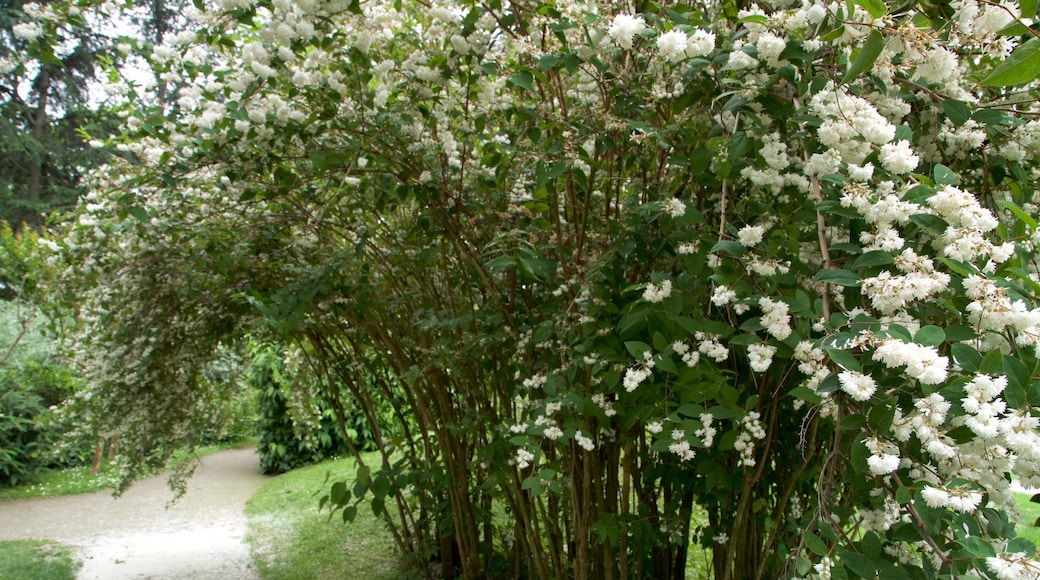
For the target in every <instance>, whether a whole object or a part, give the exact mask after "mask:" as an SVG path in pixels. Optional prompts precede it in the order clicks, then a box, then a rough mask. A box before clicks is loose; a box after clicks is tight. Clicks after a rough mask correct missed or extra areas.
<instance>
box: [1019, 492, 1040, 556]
mask: <svg viewBox="0 0 1040 580" xmlns="http://www.w3.org/2000/svg"><path fill="white" fill-rule="evenodd" d="M1031 497H1033V496H1032V494H1028V493H1016V494H1015V503H1016V504H1018V511H1020V512H1021V513H1022V519H1021V520H1019V522H1018V526H1017V527H1016V529H1015V531H1016V532H1018V535H1019V536H1021V537H1023V538H1029V541H1031V542H1033V544H1035V545H1037V546H1040V528H1037V527H1034V526H1033V524H1034V523H1036V521H1037V519H1038V518H1040V503H1033V502H1031V501H1029V498H1031Z"/></svg>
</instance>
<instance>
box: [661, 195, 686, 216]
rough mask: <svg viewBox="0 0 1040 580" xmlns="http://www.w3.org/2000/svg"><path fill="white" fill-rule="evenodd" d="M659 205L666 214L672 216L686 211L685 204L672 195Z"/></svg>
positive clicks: (680, 214)
mask: <svg viewBox="0 0 1040 580" xmlns="http://www.w3.org/2000/svg"><path fill="white" fill-rule="evenodd" d="M661 207H662V208H663V209H664V212H665V213H666V214H668V215H670V216H672V217H673V218H677V217H682V215H683V214H685V213H686V204H685V203H683V201H682V200H681V199H675V198H674V197H672V198H668V199H666V200H664V201H663V202H661Z"/></svg>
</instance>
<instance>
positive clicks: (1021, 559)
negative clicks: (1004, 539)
mask: <svg viewBox="0 0 1040 580" xmlns="http://www.w3.org/2000/svg"><path fill="white" fill-rule="evenodd" d="M986 567H987V568H989V570H990V572H993V574H994V575H996V577H997V578H998V580H1036V578H1040V564H1038V563H1037V562H1036V560H1033V559H1031V558H1030V557H1029V556H1028V555H1027V554H1026V553H1025V552H1015V553H1008V552H1004V553H1002V554H1000V555H999V556H998V557H996V558H986Z"/></svg>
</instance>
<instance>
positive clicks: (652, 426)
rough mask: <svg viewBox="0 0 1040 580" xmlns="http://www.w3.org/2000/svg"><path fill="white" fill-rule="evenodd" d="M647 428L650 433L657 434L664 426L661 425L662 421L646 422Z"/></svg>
mask: <svg viewBox="0 0 1040 580" xmlns="http://www.w3.org/2000/svg"><path fill="white" fill-rule="evenodd" d="M646 430H647V431H649V432H650V433H653V434H654V435H657V434H658V433H660V432H661V431H663V430H664V427H662V426H661V423H660V421H653V422H650V423H647V424H646Z"/></svg>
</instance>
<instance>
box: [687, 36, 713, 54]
mask: <svg viewBox="0 0 1040 580" xmlns="http://www.w3.org/2000/svg"><path fill="white" fill-rule="evenodd" d="M714 49H715V34H714V33H711V32H706V31H704V30H698V31H697V32H694V33H693V36H691V37H690V38H689V40H688V41H687V43H686V56H688V57H691V58H692V57H695V56H703V55H705V54H708V53H709V52H711V51H712V50H714Z"/></svg>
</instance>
